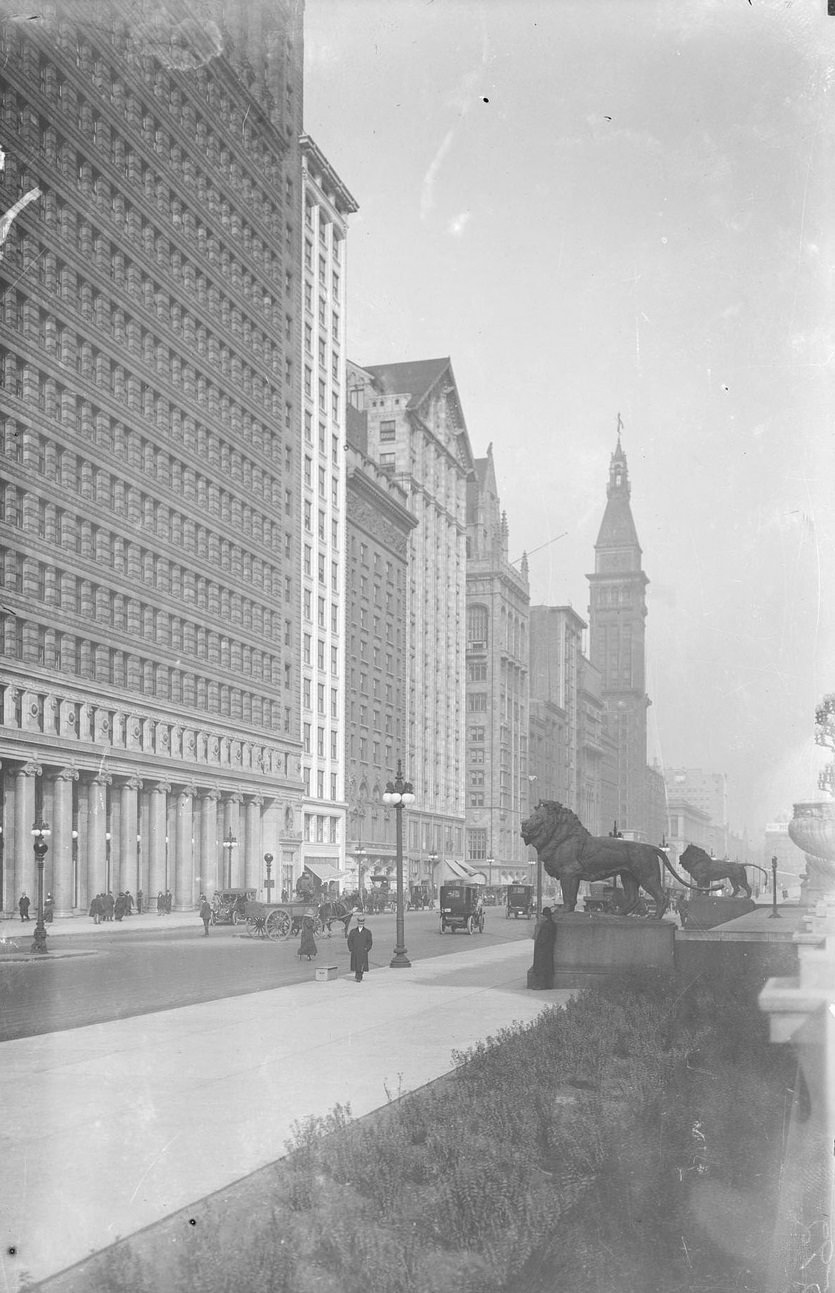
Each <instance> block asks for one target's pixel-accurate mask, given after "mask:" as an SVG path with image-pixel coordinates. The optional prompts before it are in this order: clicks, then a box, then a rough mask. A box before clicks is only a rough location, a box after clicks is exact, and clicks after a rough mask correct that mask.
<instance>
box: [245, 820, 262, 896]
mask: <svg viewBox="0 0 835 1293" xmlns="http://www.w3.org/2000/svg"><path fill="white" fill-rule="evenodd" d="M263 802H264V801H263V799H262V798H261V796H260V795H253V796H252V798H251V799H248V800H247V804H246V846H245V850H244V851H245V871H244V874H245V877H246V878H245V880H244V884H245V886H246V888H247V889H257V890H258V896H259V897H263V895H262V893H261V871H262V869H263V863H262V861H261V851H262V850H261V805H262V804H263Z"/></svg>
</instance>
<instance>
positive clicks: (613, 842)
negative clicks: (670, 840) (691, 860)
mask: <svg viewBox="0 0 835 1293" xmlns="http://www.w3.org/2000/svg"><path fill="white" fill-rule="evenodd" d="M521 833H522V839H523V840H524V841H525V843H526V844H532V845H533V847H534V848H535V849H536V851H537V853H538V854H539V858H540V861H541V862H542V865H543V866H544V868H545V870H546V871H547V873H548V875H550V876H554V878H555V879H557V880H559V882H560V885H561V887H562V896H563V906H564V908H565V910H566V911H574V909H575V908H576V906H577V893H578V890H579V888H580V882H581V881H582V880H588V881H593V880H605V879H607V878H608V877H609V876H613V875H619V876H620V878H621V882H622V884H623V897H624V902H623V915H625V916H626V915H628V914H629V913H630V912H632V911H634V910H635V909H636V907H637V906H638V898H639V890H640V889H645V890H646V892H647V893H648V894H649V895H650V896H651V897H652V898H654V899H655V913H654V916H655V919H656V920H660V919H661V917H662V916H663V915H664V912H665V911H666V910H667V907H668V906H669V903H668V901H667V896H666V894H665V892H664V885H663V883H662V874H663V873H662V866H663V867H666V868H667V869H668V870H669V871H670V872H671V873H672V874H673V875H674V876H675V878H676V880H678V881H679V883H680V884H683V885H684V886H685V887H686V888H687V889H695V888H697V886H696V885H693V884H688V883H687V881H686V880H684V879H683V878H682V877H681V876H680V875H679V874H678V872H677V871H675V870H674V869H673V867H672V866H671V865H670V862H669V859H668V858H667V855H666V853H664V852H663V850H662V849H660V848H658V846H657V845H655V844H645V843H642V842H641V841H639V840H625V839H623V838H621V837H618V836H612V835H592V834H591V833H590V832H589V831H587V830H586V828H585V826H584V825H583V824H582V822H581V821H580V819H579V817H578V816H577V815H576V813H573V812H572V811H571V809H570V808H565V807H564V806H563V805H562V804H559V803H557V802H556V801H554V800H544V801H542V802H541V803H539V804H537V806H536V808H535V809H534V811H533V812H532V813H531V815H530V817H528V818H527V820H526V821H524V822H523V823H522V832H521Z"/></svg>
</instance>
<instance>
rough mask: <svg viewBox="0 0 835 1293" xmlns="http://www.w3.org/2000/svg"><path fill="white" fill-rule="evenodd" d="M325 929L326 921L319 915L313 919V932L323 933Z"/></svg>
mask: <svg viewBox="0 0 835 1293" xmlns="http://www.w3.org/2000/svg"><path fill="white" fill-rule="evenodd" d="M324 931H325V925H324V922H323V921H321V920H320V919H319V917H318V916H317V917H316V918H315V919H314V921H313V933H314V934H316V935H320V934H323V933H324Z"/></svg>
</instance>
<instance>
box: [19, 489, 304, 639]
mask: <svg viewBox="0 0 835 1293" xmlns="http://www.w3.org/2000/svg"><path fill="white" fill-rule="evenodd" d="M137 493H138V491H133V495H129V496H128V506H127V507H126V508H125V510H124V511H122V510H120V515H121V516H128V517H130V518H133V520H134V524H135V525H136V526H137V528H140V529H141V528H145V529H147V530H148V532H149V533H151V534H153V535H154V536H155V537H156V538H164V539H165V541H166V542H168V543H171V544H172V546H174V547H176V548H177V549H178V550H179V551H180V552H183V551H188V552H193V553H194V554H195V555H196V556H197V557H198V558H199V559H200V560H202V561H205V562H206V563H207V564H209V565H211V566H212V567H213V569H215V570H216V569H218V568H219V569H220V570H224V571H228V572H229V573H230V575H234V576H235V577H236V580H242V581H244V582H246V583H248V584H251V585H252V586H253V587H255V588H257V589H258V590H259V591H261V592H263V594H264V597H265V599H267V600H276V599H277V598H278V597H280V596H281V595H282V590H283V596H284V600H285V602H289V601H291V600H292V577H291V576H290V575H284V577H283V580H282V576H281V575H280V573H279V571H278V570H277V569H276V567H274V566H272V565H270V564H269V563H268V562H266V561H262V560H261V559H260V558H259V557H256V556H253V555H252V554H251V553H249V552H247V551H245V550H243V549H241V548H239V547H238V546H237V545H236V544H233V543H232V542H231V541H230V540H227V539H222V538H220V537H219V536H218V535H217V534H215V533H214V531H212V530H208V529H207V528H206V527H205V526H203V525H198V524H196V523H195V522H194V521H193V520H192V519H191V518H190V517H185V518H183V517H181V516H179V514H178V513H169V511H168V509H167V508H164V504H162V503H157V502H156V500H155V499H153V498H147V497H146V496H142V495H140V496H139V500H140V503H141V500H142V498H143V497H144V498H145V503H146V506H145V508H144V509H142V508H141V506H139V507H137V509H136V510H135V511H134V507H133V505H132V503H131V501H130V499H131V497H134V498H135V496H136V494H137ZM163 509H164V510H165V515H163ZM0 521H2V522H4V523H5V524H7V525H11V526H15V527H17V528H18V529H22V530H26V531H29V532H30V533H33V534H37V535H38V536H39V537H40V538H42V539H44V540H45V541H46V542H47V543H51V544H53V545H55V546H56V547H60V548H62V549H63V550H64V551H67V552H74V553H76V554H77V555H78V556H80V557H82V558H84V559H85V560H87V561H95V562H96V564H97V565H99V566H109V567H110V568H111V569H113V570H115V571H117V572H118V573H119V574H123V575H125V576H126V577H127V578H128V579H131V580H142V581H143V582H144V583H147V584H150V585H152V586H153V587H154V588H156V589H157V590H158V591H159V592H162V593H167V594H169V595H170V596H172V597H175V598H177V599H178V600H179V599H182V600H183V601H187V602H192V603H193V604H194V605H196V606H198V607H199V608H200V609H207V610H208V611H209V612H210V613H212V614H214V613H220V611H221V608H223V607H225V608H226V613H227V614H231V613H232V610H231V608H232V607H233V606H237V607H241V606H242V605H243V603H244V600H245V599H243V598H241V595H240V592H239V589H238V587H237V584H236V586H235V587H231V586H224V585H222V584H218V583H216V582H215V581H214V580H213V579H210V578H207V577H206V576H204V575H201V574H200V573H198V572H197V571H195V570H192V569H189V568H188V567H187V566H182V565H180V564H179V562H176V561H172V560H171V559H170V558H169V557H167V556H165V555H164V554H161V553H159V552H157V551H155V550H150V549H148V548H145V547H143V546H142V545H141V544H139V543H136V542H135V541H134V540H132V539H127V538H125V537H124V536H123V535H121V534H118V533H115V532H113V531H111V530H108V529H107V528H105V527H104V526H101V525H99V524H97V523H96V522H93V521H90V520H88V519H87V518H86V517H82V516H78V515H76V514H75V513H73V512H70V511H67V510H65V509H63V508H61V507H59V506H58V505H57V504H56V503H54V502H53V501H52V499H51V497H50V498H41V497H39V496H38V495H36V494H33V493H31V492H29V491H26V490H23V489H19V488H18V487H17V486H16V485H14V484H12V483H10V482H9V481H7V480H3V479H0ZM252 606H253V615H254V616H257V617H259V618H260V616H261V614H262V613H263V611H262V609H261V608H260V604H259V603H257V602H253V603H252ZM256 607H259V609H258V610H256V609H255V608H256Z"/></svg>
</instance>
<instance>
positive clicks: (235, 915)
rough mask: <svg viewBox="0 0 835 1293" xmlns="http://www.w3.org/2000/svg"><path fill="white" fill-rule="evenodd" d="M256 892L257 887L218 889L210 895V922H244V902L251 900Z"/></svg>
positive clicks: (217, 923) (233, 923)
mask: <svg viewBox="0 0 835 1293" xmlns="http://www.w3.org/2000/svg"><path fill="white" fill-rule="evenodd" d="M257 892H258V891H257V889H219V890H218V892H217V893H215V894H214V896H213V897H212V924H213V925H239V924H240V925H242V924H244V923H245V921H246V904H247V903H248V902H252V901H253V899H254V898H255V895H256V893H257Z"/></svg>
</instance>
